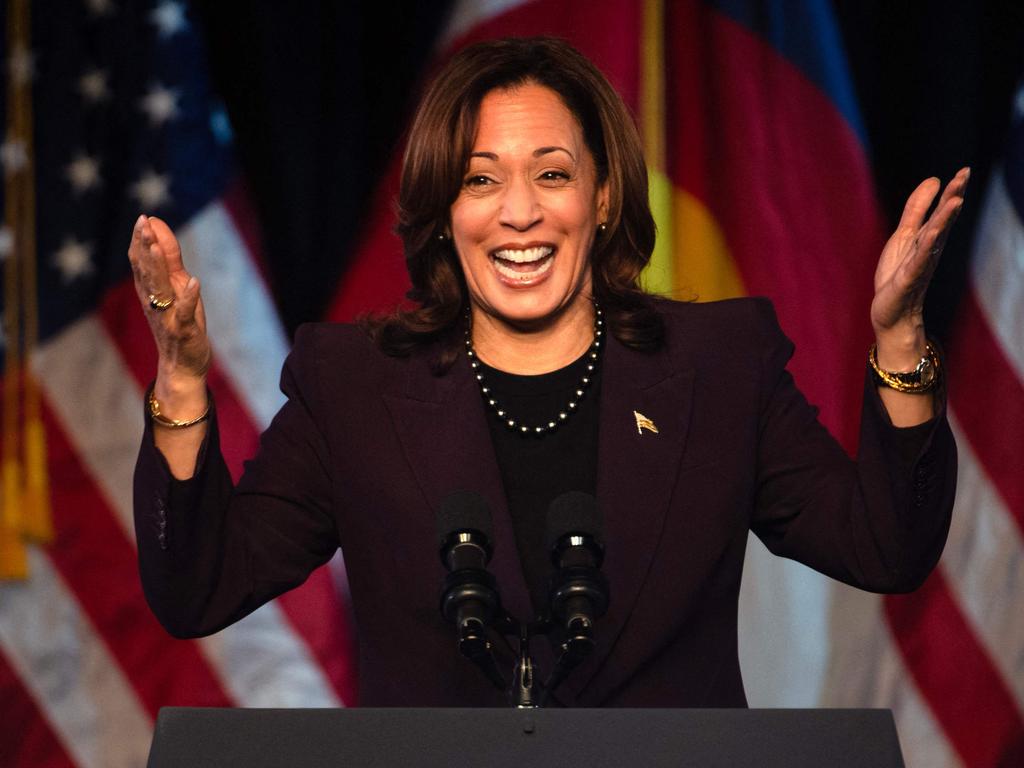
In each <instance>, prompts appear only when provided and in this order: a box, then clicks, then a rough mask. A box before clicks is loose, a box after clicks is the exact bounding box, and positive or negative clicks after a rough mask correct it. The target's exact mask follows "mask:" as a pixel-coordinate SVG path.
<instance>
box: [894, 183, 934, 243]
mask: <svg viewBox="0 0 1024 768" xmlns="http://www.w3.org/2000/svg"><path fill="white" fill-rule="evenodd" d="M940 185H941V182H939V180H938V179H937V178H936V177H934V176H932V177H931V178H930V179H925V180H924V181H922V182H921V183H920V184H918V185H917V189H915V190H914V191H913V192H911V193H910V197H908V198H907V204H906V205H905V206H903V215H902V216H901V217H900V223H899V226H900V228H901V229H902V228H905V227H906V228H910V229H914V230H917V229H919V228H920V227H921V223H922V222H923V221H924V216H925V214H926V213H928V209H929V208H930V207H931V204H932V200H934V199H935V195H936V194H937V193H938V191H939V187H940Z"/></svg>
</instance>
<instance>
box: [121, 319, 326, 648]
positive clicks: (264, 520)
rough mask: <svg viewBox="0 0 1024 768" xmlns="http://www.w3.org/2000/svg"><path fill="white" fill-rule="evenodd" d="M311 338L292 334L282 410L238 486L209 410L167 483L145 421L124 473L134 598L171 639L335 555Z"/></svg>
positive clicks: (228, 616) (222, 621)
mask: <svg viewBox="0 0 1024 768" xmlns="http://www.w3.org/2000/svg"><path fill="white" fill-rule="evenodd" d="M313 336H314V334H312V333H310V332H308V331H307V330H306V329H300V331H299V334H298V335H297V336H296V343H295V347H294V349H293V351H292V353H291V354H290V355H289V357H288V360H287V361H286V362H285V366H284V370H283V372H282V374H281V389H282V391H283V392H284V394H285V395H286V396H287V398H288V399H287V402H286V403H285V405H284V406H283V407H282V408H281V410H280V411H279V412H278V414H277V415H276V416H275V417H274V419H273V422H272V423H271V425H270V427H269V428H268V429H267V430H266V431H265V432H264V433H263V435H262V436H261V437H260V445H259V450H258V453H257V455H256V457H255V458H254V459H253V460H252V461H249V462H246V465H245V470H244V472H243V475H242V478H241V480H240V481H239V483H238V485H237V487H236V486H235V485H234V483H233V482H232V479H231V475H230V473H229V472H228V468H227V465H226V464H225V462H224V458H223V456H222V455H221V451H220V438H219V430H218V424H217V418H216V409H215V408H213V407H211V419H210V421H209V429H208V431H207V437H206V440H205V441H204V443H203V445H202V447H201V449H200V452H199V455H198V457H197V462H196V469H195V473H194V475H193V477H192V478H190V479H189V480H185V481H180V480H176V479H174V478H173V476H172V475H171V473H170V470H169V468H168V466H167V463H166V461H165V460H164V457H163V455H162V454H161V453H160V451H159V450H158V449H157V448H156V445H155V444H154V442H153V432H152V430H153V426H152V424H151V422H150V420H149V418H148V417H147V418H146V427H145V433H144V435H143V439H142V446H141V448H140V451H139V456H138V461H137V463H136V468H135V480H134V507H135V531H136V538H137V540H138V553H139V570H140V574H141V577H142V586H143V592H144V594H145V596H146V600H147V601H148V603H149V605H150V608H151V609H152V610H153V612H154V614H156V616H157V618H158V619H159V621H160V623H161V624H163V626H164V627H165V628H166V629H167V631H168V632H170V633H171V634H172V635H175V636H176V637H197V636H201V635H207V634H210V633H213V632H216V631H218V630H219V629H222V628H223V627H225V626H227V625H228V624H231V623H232V622H234V621H237V620H238V619H240V618H242V617H243V616H245V615H246V614H248V613H250V612H252V611H253V610H255V609H256V608H258V607H259V606H260V605H262V604H263V603H265V602H267V601H268V600H270V599H272V598H274V597H276V596H277V595H279V594H281V593H282V592H285V591H286V590H288V589H291V588H292V587H295V586H298V585H299V584H301V583H302V582H303V581H305V579H306V578H307V577H308V576H309V574H310V573H311V572H312V571H313V570H314V569H315V568H317V567H318V566H320V565H322V564H324V563H325V562H327V561H328V560H329V559H330V558H331V556H332V555H333V554H334V552H335V551H336V550H337V548H338V539H337V533H336V530H335V526H334V520H333V517H332V515H331V512H330V510H331V482H330V478H329V476H328V472H327V467H328V466H329V458H328V447H327V442H326V440H325V439H324V436H323V434H322V432H321V430H320V429H319V427H318V423H317V409H318V408H319V407H320V406H319V403H320V402H321V401H320V398H319V397H318V393H317V391H316V376H315V372H316V363H317V354H316V349H315V339H314V338H313Z"/></svg>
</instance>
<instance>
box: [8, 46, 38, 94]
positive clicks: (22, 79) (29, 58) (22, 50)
mask: <svg viewBox="0 0 1024 768" xmlns="http://www.w3.org/2000/svg"><path fill="white" fill-rule="evenodd" d="M7 69H8V71H10V73H11V80H12V81H13V82H14V84H15V85H24V84H25V83H27V82H28V81H30V80H31V79H32V77H33V76H34V75H35V73H36V64H35V56H34V55H33V54H32V51H30V50H28V48H26V47H25V46H23V45H19V46H18V47H17V48H15V49H14V50H12V51H11V56H10V58H9V59H8V60H7Z"/></svg>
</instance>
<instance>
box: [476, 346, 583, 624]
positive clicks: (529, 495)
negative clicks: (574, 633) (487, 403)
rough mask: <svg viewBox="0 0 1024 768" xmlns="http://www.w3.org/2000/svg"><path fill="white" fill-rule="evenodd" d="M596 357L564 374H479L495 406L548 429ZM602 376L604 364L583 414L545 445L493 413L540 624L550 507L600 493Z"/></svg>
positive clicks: (544, 607)
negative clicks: (574, 494)
mask: <svg viewBox="0 0 1024 768" xmlns="http://www.w3.org/2000/svg"><path fill="white" fill-rule="evenodd" d="M589 353H590V350H589V349H588V350H587V352H586V353H585V354H584V355H583V356H582V357H580V358H579V359H578V360H576V361H575V362H573V363H570V364H569V365H567V366H566V367H565V368H560V369H559V370H557V371H551V372H550V373H543V374H540V375H538V376H522V375H517V374H512V373H505V372H504V371H499V370H498V369H496V368H491V367H490V366H488V365H486V364H484V363H483V361H481V363H480V370H481V372H482V373H483V375H484V378H485V380H486V382H487V385H488V386H489V387H490V388H491V390H492V393H493V396H494V398H495V399H496V400H497V401H498V402H499V403H500V404H501V407H502V408H504V409H505V410H506V411H507V412H508V415H509V416H510V417H512V418H514V419H516V421H519V422H522V423H526V424H529V425H535V424H546V423H548V422H549V421H551V420H553V419H557V416H558V413H559V411H564V410H566V405H567V404H568V402H569V401H570V400H571V399H574V397H573V395H574V392H575V390H576V388H577V386H578V385H579V381H580V378H581V377H582V376H583V372H584V369H585V367H586V364H587V359H588V357H587V356H588V355H589ZM600 373H601V366H600V364H598V366H597V368H596V370H595V371H594V372H593V373H592V374H591V375H590V379H591V385H590V387H589V389H587V390H586V394H585V395H584V396H583V399H582V400H580V404H579V407H578V408H577V410H576V412H575V413H572V414H571V415H570V416H569V418H568V419H567V420H566V421H565V422H564V423H562V425H561V426H560V427H559V428H558V429H556V430H555V431H554V432H551V433H548V434H545V435H543V436H541V437H538V436H535V435H521V434H519V433H517V432H513V431H512V430H510V429H509V428H508V427H507V426H506V425H505V422H504V421H503V420H501V419H499V418H498V415H497V414H496V413H495V412H494V411H493V410H492V409H490V408H488V409H487V411H488V419H487V424H488V426H489V427H490V430H491V439H492V441H493V443H494V453H495V456H496V458H497V460H498V467H499V469H500V470H501V479H502V482H503V483H504V486H505V496H506V497H507V498H508V510H509V514H510V516H511V517H512V527H513V530H514V532H515V537H516V547H517V549H518V550H519V561H520V563H521V564H522V567H523V573H524V574H525V576H526V583H527V586H528V587H529V589H530V598H531V601H532V603H533V609H534V612H535V613H536V614H537V615H538V616H539V615H542V614H544V613H546V612H547V605H548V578H549V576H550V575H551V573H552V570H553V566H552V565H551V558H550V554H549V553H548V552H547V551H545V548H544V522H545V518H546V516H547V510H548V505H549V504H550V503H551V501H552V500H553V499H554V498H555V497H557V496H559V495H561V494H563V493H566V492H567V491H583V492H584V493H589V494H591V495H594V494H596V491H597V433H598V421H599V419H598V415H599V410H600V409H599V407H598V406H599V403H600V396H601V376H600ZM506 418H507V417H506ZM520 618H525V617H520Z"/></svg>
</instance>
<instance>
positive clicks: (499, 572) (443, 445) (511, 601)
mask: <svg viewBox="0 0 1024 768" xmlns="http://www.w3.org/2000/svg"><path fill="white" fill-rule="evenodd" d="M407 370H408V373H407V376H406V378H405V381H404V383H403V385H402V386H401V388H400V391H399V392H397V393H394V394H385V395H384V402H385V405H386V407H387V408H388V410H389V412H390V413H391V417H392V420H393V421H394V424H395V430H396V432H397V433H398V436H399V439H400V441H401V443H402V447H403V449H404V451H405V455H406V459H407V461H408V462H409V465H410V466H411V467H412V471H413V473H414V475H415V476H416V480H417V482H418V483H419V486H420V488H421V489H422V491H423V495H424V497H425V498H426V501H427V505H428V507H429V508H430V510H431V512H432V513H433V514H435V515H436V514H437V510H438V509H439V507H440V504H441V501H442V500H443V499H444V498H445V497H446V496H447V495H448V494H450V493H452V492H453V491H458V490H464V491H474V492H476V493H478V494H480V496H482V497H483V498H484V499H485V500H486V501H487V503H488V505H489V506H490V508H491V514H492V520H493V525H494V542H493V545H494V557H493V559H492V560H491V563H490V565H489V569H490V571H491V572H492V573H493V574H494V575H495V577H496V579H497V582H498V590H499V592H500V593H501V599H502V603H503V604H504V606H505V608H506V610H508V612H509V613H511V614H512V615H513V616H518V617H521V618H527V617H530V616H531V615H532V612H531V609H530V598H529V591H528V589H527V586H526V579H525V577H524V575H523V571H522V567H521V566H520V563H519V555H518V551H517V549H516V541H515V535H514V534H513V531H512V520H511V517H510V516H509V511H508V503H507V501H506V499H505V491H504V487H503V485H502V480H501V473H500V471H499V469H498V463H497V459H496V458H495V455H494V446H493V444H492V442H491V435H490V431H489V430H488V427H487V421H486V414H485V412H484V405H483V401H482V400H481V398H480V392H479V389H478V388H477V384H476V381H474V379H473V377H472V374H471V371H470V369H469V366H468V364H467V362H466V359H465V358H464V357H460V358H459V359H458V360H457V361H456V362H455V365H453V366H452V368H451V370H449V371H448V372H447V373H446V374H445V375H443V376H435V375H434V374H433V373H432V372H431V371H430V367H429V356H428V355H425V354H420V355H414V356H413V357H412V359H410V360H409V364H408V366H407ZM433 545H434V543H433V542H424V546H433Z"/></svg>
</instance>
